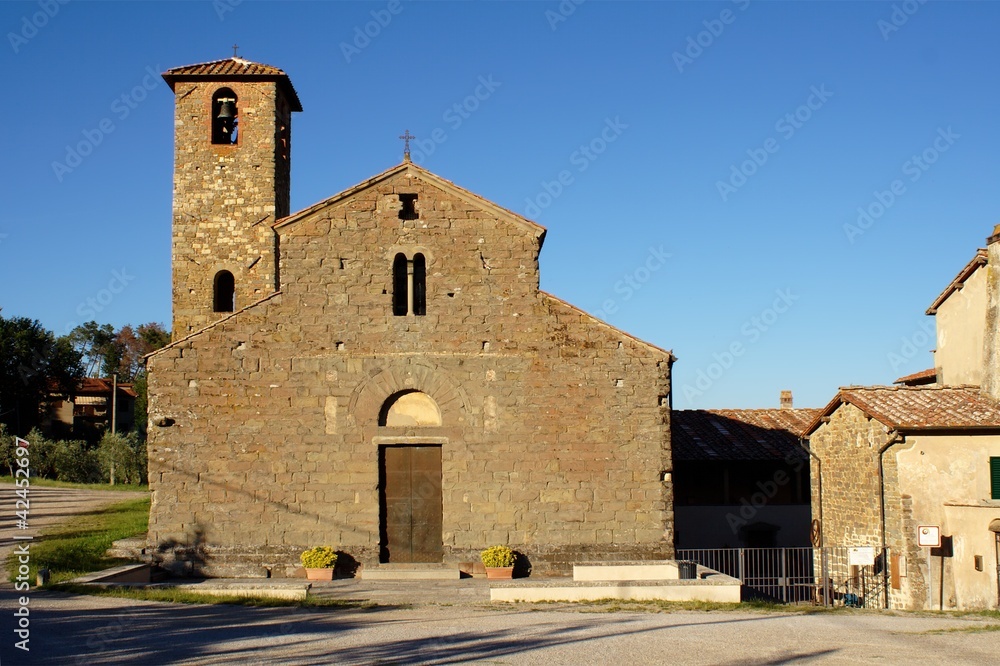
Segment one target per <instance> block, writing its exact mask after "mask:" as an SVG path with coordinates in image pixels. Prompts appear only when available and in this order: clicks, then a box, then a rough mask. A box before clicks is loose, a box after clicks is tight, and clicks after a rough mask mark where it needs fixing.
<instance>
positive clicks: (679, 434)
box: [670, 409, 820, 461]
mask: <svg viewBox="0 0 1000 666" xmlns="http://www.w3.org/2000/svg"><path fill="white" fill-rule="evenodd" d="M819 411H820V410H818V409H715V410H702V409H678V410H674V411H673V412H671V428H670V437H671V446H672V448H673V455H674V460H684V461H727V460H731V461H738V460H743V461H751V460H758V461H777V460H786V459H787V458H788V457H789V456H791V457H794V458H803V457H805V456H806V455H808V454H806V452H805V451H804V450H803V449H802V447H800V446H799V437H800V436H801V434H802V433H803V432H804V430H805V427H806V426H807V425H808V424H809V423H810V422H811V421H812V420H813V419H814V418H815V417H816V416H817V415H818V413H819Z"/></svg>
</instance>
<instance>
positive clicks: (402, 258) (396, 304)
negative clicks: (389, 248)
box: [392, 252, 409, 317]
mask: <svg viewBox="0 0 1000 666" xmlns="http://www.w3.org/2000/svg"><path fill="white" fill-rule="evenodd" d="M408 263H409V262H407V261H406V255H405V254H403V253H402V252H400V253H399V254H397V255H396V258H395V259H393V260H392V314H394V315H396V316H397V317H402V316H403V315H405V314H406V313H407V312H408V310H409V297H408V296H407V293H406V291H407V286H408V285H409V280H407V279H406V269H407V264H408Z"/></svg>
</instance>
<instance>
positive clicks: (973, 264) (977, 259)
mask: <svg viewBox="0 0 1000 666" xmlns="http://www.w3.org/2000/svg"><path fill="white" fill-rule="evenodd" d="M985 265H986V249H985V248H980V249H979V250H977V251H976V256H974V257H973V258H972V261H970V262H969V263H968V264H966V265H965V268H963V269H962V270H961V271H960V272H959V274H958V275H956V276H955V279H954V280H952V281H951V282H950V283H949V284H948V286H947V287H945V288H944V291H942V292H941V295H940V296H938V297H937V298H935V299H934V302H933V303H931V306H930V307H929V308H927V313H926V314H929V315H933V314H937V311H938V308H939V307H941V304H942V303H944V302H945V301H946V300H948V297H949V296H951V295H952V294H953V293H955V292H956V291H958V290H959V289H961V288H962V285H963V284H965V281H966V280H968V279H969V277H970V276H971V275H972V274H973V273H975V272H976V269H977V268H979V267H980V266H985Z"/></svg>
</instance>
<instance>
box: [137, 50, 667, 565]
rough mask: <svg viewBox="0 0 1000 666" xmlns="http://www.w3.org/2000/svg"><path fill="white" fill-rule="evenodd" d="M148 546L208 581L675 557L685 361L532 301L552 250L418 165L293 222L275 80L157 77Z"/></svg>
mask: <svg viewBox="0 0 1000 666" xmlns="http://www.w3.org/2000/svg"><path fill="white" fill-rule="evenodd" d="M164 79H165V80H166V81H167V83H168V84H169V85H170V86H171V88H172V89H173V91H174V93H175V97H176V106H175V108H176V114H175V158H176V160H175V177H174V218H173V254H172V261H173V308H174V310H173V311H174V320H173V331H174V341H173V343H172V344H171V345H169V346H167V347H165V348H164V349H162V350H160V351H158V352H156V353H154V354H152V355H151V356H150V357H149V358H148V369H149V410H150V423H151V425H150V432H149V438H148V443H149V480H150V489H151V491H152V497H153V503H152V509H151V513H150V525H149V542H150V543H149V545H150V547H151V548H152V549H154V550H157V551H159V552H160V554H161V555H160V556H161V557H163V558H164V559H165V561H166V562H168V563H170V562H171V561H173V562H174V563H175V564H178V566H179V561H180V560H184V559H185V558H187V559H191V558H194V559H196V560H198V561H199V564H198V566H199V567H201V568H203V569H204V570H205V572H206V573H209V574H228V575H233V574H235V575H249V576H256V575H265V574H266V571H268V570H269V571H270V572H271V573H272V574H273V575H278V576H282V575H294V574H295V572H296V569H297V568H298V557H297V556H298V553H299V552H300V551H301V550H302V549H304V548H307V547H311V546H315V545H333V546H334V547H336V548H338V549H340V550H342V551H343V552H345V553H347V554H349V555H350V556H352V557H353V558H355V559H356V560H357V561H359V562H360V563H361V564H362V565H364V566H366V567H370V566H376V565H378V564H380V563H393V564H395V563H412V562H444V563H458V562H461V561H470V560H474V559H477V556H478V551H479V550H481V549H482V548H485V547H487V546H490V545H493V544H497V543H502V544H509V545H510V546H511V547H513V548H515V549H516V550H518V551H520V552H521V553H523V554H524V555H525V556H526V557H527V559H528V560H529V561H530V562H531V563H532V566H533V567H534V570H535V571H536V572H544V571H558V570H565V569H566V568H567V567H568V564H569V563H570V562H573V561H581V560H622V559H646V558H663V557H670V556H672V554H673V503H672V485H671V471H672V468H671V451H670V369H671V364H672V363H673V360H674V358H673V356H672V355H671V354H670V352H668V351H665V350H663V349H660V348H658V347H655V346H653V345H651V344H648V343H646V342H643V341H641V340H638V339H636V338H634V337H632V336H630V335H628V334H626V333H623V332H621V331H619V330H617V329H615V328H613V327H611V326H609V325H608V324H605V323H604V322H602V321H600V320H598V319H596V318H594V317H592V316H590V315H588V314H587V313H585V312H583V311H581V310H579V309H577V308H575V307H573V306H572V305H569V304H568V303H566V302H564V301H562V300H560V299H558V298H556V297H555V296H552V295H550V294H547V293H545V292H543V291H540V290H539V274H538V255H539V252H540V250H541V247H542V241H543V239H544V237H545V230H544V229H543V228H542V227H540V226H538V225H537V224H535V223H533V222H531V221H529V220H527V219H525V218H523V217H521V216H519V215H517V214H515V213H513V212H511V211H509V210H506V209H504V208H501V207H500V206H498V205H496V204H493V203H491V202H489V201H487V200H485V199H483V198H481V197H479V196H477V195H475V194H473V193H471V192H469V191H467V190H464V189H462V188H461V187H459V186H457V185H455V184H453V183H451V182H449V181H447V180H445V179H443V178H440V177H439V176H436V175H434V174H433V173H430V172H429V171H427V170H425V169H423V168H421V167H418V166H416V165H414V164H412V163H411V162H409V160H405V161H404V162H402V163H401V164H399V165H397V166H394V167H392V168H390V169H388V170H386V171H384V172H382V173H380V174H378V175H376V176H374V177H372V178H370V179H368V180H366V181H364V182H362V183H360V184H359V185H357V186H355V187H352V188H350V189H348V190H346V191H344V192H341V193H339V194H336V195H334V196H332V197H330V198H329V199H326V200H324V201H321V202H319V203H317V204H315V205H313V206H311V207H309V208H306V209H305V210H302V211H300V212H298V213H294V214H289V210H288V208H289V182H290V181H289V174H290V168H289V164H290V141H291V132H290V129H291V113H292V112H295V111H300V110H301V105H300V104H299V100H298V97H297V95H296V93H295V90H294V88H293V87H292V85H291V82H290V81H289V79H288V77H287V76H286V75H285V74H284V72H282V71H281V70H279V69H277V68H273V67H269V66H266V65H260V64H257V63H251V62H249V61H246V60H243V59H240V58H230V59H226V60H221V61H216V62H212V63H204V64H199V65H193V66H189V67H181V68H177V69H172V70H169V71H168V72H166V73H165V74H164Z"/></svg>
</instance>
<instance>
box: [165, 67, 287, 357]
mask: <svg viewBox="0 0 1000 666" xmlns="http://www.w3.org/2000/svg"><path fill="white" fill-rule="evenodd" d="M163 79H164V80H165V81H166V82H167V85H169V86H170V89H171V90H173V91H174V197H173V240H172V244H171V248H172V249H171V263H172V266H173V327H172V332H173V338H174V339H175V340H177V339H179V338H182V337H184V336H185V335H188V334H189V333H191V332H193V331H196V330H198V329H200V328H202V327H203V326H206V325H207V324H210V323H212V322H213V321H216V320H217V319H219V318H221V317H224V316H226V315H227V314H228V313H231V312H233V311H235V310H238V309H240V308H243V307H245V306H247V305H250V304H251V303H253V302H255V301H257V300H259V299H261V298H263V297H265V296H267V295H268V294H270V293H272V292H274V291H275V290H276V289H278V286H279V283H278V266H277V256H276V255H277V248H276V236H275V233H274V230H273V229H272V226H271V225H272V224H274V222H275V221H276V220H278V219H280V218H282V217H285V216H286V215H288V213H289V193H290V175H291V164H290V157H291V132H292V127H291V118H292V112H295V111H302V105H301V103H300V102H299V98H298V95H297V94H296V93H295V89H294V88H293V87H292V82H291V80H289V78H288V76H287V75H286V74H285V73H284V72H283V71H282V70H280V69H278V68H277V67H271V66H269V65H262V64H259V63H255V62H250V61H249V60H244V59H243V58H240V57H236V56H234V57H232V58H227V59H225V60H216V61H214V62H206V63H202V64H198V65H188V66H186V67H177V68H175V69H171V70H168V71H166V72H165V73H164V74H163Z"/></svg>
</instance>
